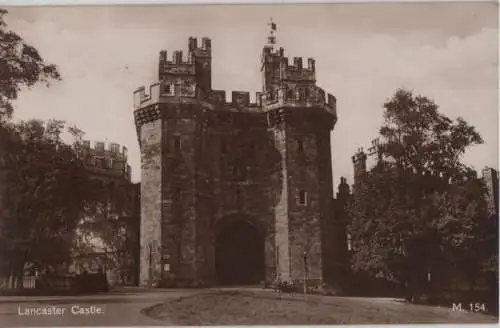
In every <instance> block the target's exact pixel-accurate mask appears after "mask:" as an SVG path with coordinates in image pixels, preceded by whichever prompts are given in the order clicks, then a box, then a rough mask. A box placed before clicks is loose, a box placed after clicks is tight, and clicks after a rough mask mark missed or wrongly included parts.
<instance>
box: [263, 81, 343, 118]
mask: <svg viewBox="0 0 500 328" xmlns="http://www.w3.org/2000/svg"><path fill="white" fill-rule="evenodd" d="M261 97H262V104H263V106H264V107H265V108H266V109H274V108H277V107H322V108H324V109H325V110H326V111H328V112H329V113H330V114H332V115H333V116H334V117H335V118H336V117H337V99H336V98H335V96H333V95H332V94H330V93H326V92H325V91H324V90H323V89H322V88H320V87H317V86H315V85H311V86H300V87H299V86H296V87H282V88H279V89H278V90H276V91H275V92H268V93H267V94H263V95H262V96H261Z"/></svg>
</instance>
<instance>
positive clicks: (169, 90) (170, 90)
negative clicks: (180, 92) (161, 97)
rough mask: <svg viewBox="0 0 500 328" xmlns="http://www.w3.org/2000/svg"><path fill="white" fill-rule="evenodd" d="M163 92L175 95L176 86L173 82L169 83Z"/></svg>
mask: <svg viewBox="0 0 500 328" xmlns="http://www.w3.org/2000/svg"><path fill="white" fill-rule="evenodd" d="M163 92H164V93H166V94H167V95H173V94H174V84H173V83H171V82H167V83H166V84H165V86H164V89H163Z"/></svg>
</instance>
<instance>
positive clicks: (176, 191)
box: [174, 188, 181, 202]
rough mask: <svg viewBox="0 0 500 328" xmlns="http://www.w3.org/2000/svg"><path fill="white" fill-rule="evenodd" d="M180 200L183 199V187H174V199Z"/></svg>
mask: <svg viewBox="0 0 500 328" xmlns="http://www.w3.org/2000/svg"><path fill="white" fill-rule="evenodd" d="M180 200H181V189H180V188H175V189H174V201H175V202H179V201H180Z"/></svg>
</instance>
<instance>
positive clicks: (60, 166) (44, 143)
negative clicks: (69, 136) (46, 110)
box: [0, 120, 92, 285]
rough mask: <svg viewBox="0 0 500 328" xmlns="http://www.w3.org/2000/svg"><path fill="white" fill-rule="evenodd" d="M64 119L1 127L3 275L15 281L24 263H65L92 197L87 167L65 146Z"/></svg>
mask: <svg viewBox="0 0 500 328" xmlns="http://www.w3.org/2000/svg"><path fill="white" fill-rule="evenodd" d="M65 129H66V124H65V122H63V121H57V120H51V121H48V122H47V123H45V122H42V121H39V120H30V121H27V122H24V121H23V122H20V123H18V124H13V123H8V124H5V125H4V126H2V127H1V130H2V134H3V136H5V137H6V138H5V139H4V146H5V149H6V156H4V158H3V159H4V161H3V162H4V163H3V164H4V165H3V170H4V172H5V184H6V187H7V188H6V189H7V190H8V193H6V195H5V196H4V199H3V204H2V208H3V209H4V210H5V211H4V215H3V217H2V218H0V224H1V226H2V227H1V229H0V243H1V246H2V247H0V252H1V255H0V258H2V259H4V260H6V262H4V263H3V266H2V269H3V272H2V275H3V276H4V277H6V276H7V277H9V276H10V277H13V278H14V280H16V281H17V285H18V284H19V282H20V278H21V277H22V274H23V271H24V266H25V264H26V263H33V264H35V265H36V266H37V267H38V269H40V270H44V269H46V268H48V267H49V266H56V265H58V264H61V263H64V262H67V261H68V260H69V256H70V249H71V246H72V243H73V239H74V232H75V228H76V225H77V223H78V221H79V220H80V218H81V216H82V214H83V213H84V211H85V208H86V206H87V204H88V200H89V199H90V197H91V195H92V189H91V188H90V187H89V186H90V184H89V181H88V176H87V174H86V171H85V169H84V167H83V165H82V163H81V161H80V160H79V159H78V158H77V156H76V153H75V151H74V149H73V148H72V147H71V146H69V145H67V144H65V143H64V142H63V140H62V139H61V133H62V132H63V131H64V130H65Z"/></svg>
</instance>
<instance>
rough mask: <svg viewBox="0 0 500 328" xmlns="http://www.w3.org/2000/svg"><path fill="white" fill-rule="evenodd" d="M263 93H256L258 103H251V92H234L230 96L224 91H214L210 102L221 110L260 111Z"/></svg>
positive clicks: (210, 96) (209, 98)
mask: <svg viewBox="0 0 500 328" xmlns="http://www.w3.org/2000/svg"><path fill="white" fill-rule="evenodd" d="M260 98H261V93H260V92H257V93H256V97H255V99H256V101H255V102H250V92H248V91H232V92H231V93H230V97H229V94H227V93H226V91H224V90H212V91H211V92H210V94H209V96H208V102H209V103H211V104H213V105H215V106H218V107H220V108H224V109H228V108H237V109H238V110H243V111H245V110H247V111H260V107H261V102H260Z"/></svg>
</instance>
